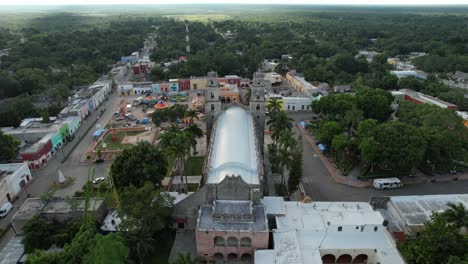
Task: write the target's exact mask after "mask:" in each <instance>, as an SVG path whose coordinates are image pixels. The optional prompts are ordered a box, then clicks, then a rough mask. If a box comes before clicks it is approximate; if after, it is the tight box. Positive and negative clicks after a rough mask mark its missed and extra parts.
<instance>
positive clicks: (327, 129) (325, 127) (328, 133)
mask: <svg viewBox="0 0 468 264" xmlns="http://www.w3.org/2000/svg"><path fill="white" fill-rule="evenodd" d="M342 132H343V130H342V128H341V126H340V124H338V123H337V122H335V121H325V122H323V123H322V124H321V126H320V128H319V131H318V135H317V136H318V139H319V140H320V142H321V143H323V144H325V145H327V146H330V145H331V143H332V140H333V137H335V136H336V135H338V134H341V133H342Z"/></svg>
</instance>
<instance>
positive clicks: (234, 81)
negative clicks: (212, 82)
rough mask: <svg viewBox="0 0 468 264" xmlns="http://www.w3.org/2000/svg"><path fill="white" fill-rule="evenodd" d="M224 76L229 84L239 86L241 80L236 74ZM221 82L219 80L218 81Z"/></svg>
mask: <svg viewBox="0 0 468 264" xmlns="http://www.w3.org/2000/svg"><path fill="white" fill-rule="evenodd" d="M224 78H225V79H226V82H227V83H229V84H235V85H237V87H239V86H240V82H241V79H242V78H241V77H239V76H237V75H226V76H224ZM219 82H221V81H219Z"/></svg>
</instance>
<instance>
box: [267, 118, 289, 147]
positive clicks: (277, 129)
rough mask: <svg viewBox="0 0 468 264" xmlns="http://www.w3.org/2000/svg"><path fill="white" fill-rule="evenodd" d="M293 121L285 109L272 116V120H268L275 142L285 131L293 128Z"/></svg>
mask: <svg viewBox="0 0 468 264" xmlns="http://www.w3.org/2000/svg"><path fill="white" fill-rule="evenodd" d="M292 121H293V119H292V118H290V117H289V116H288V114H287V113H286V112H285V111H280V112H277V113H275V114H273V115H272V116H271V117H270V120H268V121H267V125H269V126H270V129H271V131H272V133H271V136H272V138H273V139H274V140H275V142H276V141H277V140H278V139H279V137H280V135H281V133H283V131H285V130H291V129H292Z"/></svg>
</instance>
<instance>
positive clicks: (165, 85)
mask: <svg viewBox="0 0 468 264" xmlns="http://www.w3.org/2000/svg"><path fill="white" fill-rule="evenodd" d="M159 87H161V92H162V93H163V92H164V93H167V92H168V91H169V83H161V84H160V85H159Z"/></svg>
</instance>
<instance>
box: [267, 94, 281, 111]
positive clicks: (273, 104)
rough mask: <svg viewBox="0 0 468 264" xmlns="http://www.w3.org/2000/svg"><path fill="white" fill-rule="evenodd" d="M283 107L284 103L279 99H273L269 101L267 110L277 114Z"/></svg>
mask: <svg viewBox="0 0 468 264" xmlns="http://www.w3.org/2000/svg"><path fill="white" fill-rule="evenodd" d="M282 107H283V102H282V101H281V100H279V99H278V98H272V99H270V100H268V102H267V105H266V108H267V110H268V111H270V112H272V113H273V114H274V113H277V112H279V111H281V108H282Z"/></svg>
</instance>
